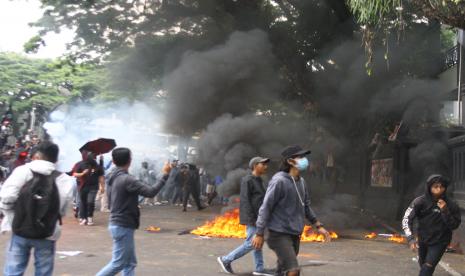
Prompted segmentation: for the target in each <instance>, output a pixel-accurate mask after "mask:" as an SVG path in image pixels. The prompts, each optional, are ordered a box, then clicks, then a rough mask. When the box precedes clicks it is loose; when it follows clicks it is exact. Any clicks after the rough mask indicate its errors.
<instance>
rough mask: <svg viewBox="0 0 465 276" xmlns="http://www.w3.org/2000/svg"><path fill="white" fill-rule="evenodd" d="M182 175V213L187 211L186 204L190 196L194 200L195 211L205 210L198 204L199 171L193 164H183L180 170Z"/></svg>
mask: <svg viewBox="0 0 465 276" xmlns="http://www.w3.org/2000/svg"><path fill="white" fill-rule="evenodd" d="M181 175H182V206H183V208H182V211H183V212H186V211H187V202H188V200H189V197H190V195H192V198H193V199H194V202H195V205H197V210H199V211H201V210H203V209H205V207H203V206H202V204H201V202H200V175H199V170H198V169H197V167H196V166H195V165H193V164H187V163H186V164H184V165H183V166H182V169H181Z"/></svg>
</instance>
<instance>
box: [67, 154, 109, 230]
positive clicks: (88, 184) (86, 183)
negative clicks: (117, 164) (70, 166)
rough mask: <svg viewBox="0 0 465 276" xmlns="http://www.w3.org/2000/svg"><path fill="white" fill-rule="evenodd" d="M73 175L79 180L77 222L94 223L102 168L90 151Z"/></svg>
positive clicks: (101, 186)
mask: <svg viewBox="0 0 465 276" xmlns="http://www.w3.org/2000/svg"><path fill="white" fill-rule="evenodd" d="M73 176H75V177H77V178H78V180H79V196H80V206H79V224H80V225H89V226H91V225H94V210H95V199H96V197H97V193H98V191H99V190H102V189H104V188H103V187H104V184H103V183H104V181H105V178H104V172H103V168H102V167H100V166H99V165H98V164H97V161H95V159H94V155H93V154H92V153H88V154H87V158H86V161H85V162H81V163H80V165H79V166H78V167H77V168H76V171H75V172H74V174H73Z"/></svg>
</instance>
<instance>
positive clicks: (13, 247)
mask: <svg viewBox="0 0 465 276" xmlns="http://www.w3.org/2000/svg"><path fill="white" fill-rule="evenodd" d="M33 248H34V267H35V274H34V275H36V276H48V275H52V274H53V264H54V260H55V241H51V240H46V239H40V240H36V239H27V238H23V237H20V236H17V235H15V234H13V235H12V237H11V242H10V244H9V245H8V248H7V252H6V261H5V268H4V270H3V275H4V276H17V275H18V276H19V275H23V274H24V272H25V271H26V268H27V263H28V262H29V256H30V254H31V250H32V249H33Z"/></svg>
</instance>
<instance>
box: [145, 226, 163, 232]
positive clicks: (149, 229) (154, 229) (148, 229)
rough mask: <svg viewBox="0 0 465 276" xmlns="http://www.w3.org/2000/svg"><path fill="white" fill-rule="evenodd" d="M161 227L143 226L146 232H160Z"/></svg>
mask: <svg viewBox="0 0 465 276" xmlns="http://www.w3.org/2000/svg"><path fill="white" fill-rule="evenodd" d="M160 230H161V228H160V227H156V226H153V225H151V226H149V227H147V228H145V231H147V232H160Z"/></svg>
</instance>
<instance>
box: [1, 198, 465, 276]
mask: <svg viewBox="0 0 465 276" xmlns="http://www.w3.org/2000/svg"><path fill="white" fill-rule="evenodd" d="M218 212H219V210H218V209H216V210H212V209H206V210H204V211H201V212H198V211H194V210H189V212H187V213H183V212H181V210H180V207H171V206H157V207H146V208H143V209H142V226H141V230H139V231H137V232H136V248H137V257H138V267H137V270H136V272H137V274H138V275H176V276H177V275H179V276H181V275H202V276H209V275H212V276H213V275H225V274H223V273H221V271H220V267H219V265H218V264H217V262H216V257H217V256H220V255H223V254H226V253H228V252H229V251H230V250H232V249H234V248H235V247H236V246H238V245H239V244H241V240H239V239H218V238H210V239H204V238H200V237H197V236H194V235H191V234H185V235H178V233H180V232H182V231H185V230H187V229H192V228H194V227H195V226H198V225H201V224H203V222H204V221H206V220H207V219H211V218H213V217H214V216H215V215H216V214H217V213H218ZM107 217H108V214H105V213H97V215H96V218H95V222H96V225H94V226H79V224H78V223H77V221H76V220H74V219H73V218H70V217H68V218H66V219H65V220H64V230H63V235H62V238H61V239H60V240H59V242H58V245H57V251H82V253H81V254H79V255H77V256H72V257H70V256H68V257H65V256H63V255H60V254H57V256H56V262H55V275H63V276H64V275H95V273H96V272H97V271H99V269H100V268H102V267H103V266H104V265H105V264H106V263H107V262H108V261H109V260H110V258H111V239H110V236H109V233H108V230H107ZM149 225H155V226H158V227H161V229H162V230H161V231H160V232H159V233H148V232H145V231H143V229H144V228H145V227H147V226H149ZM364 233H365V231H364V230H360V229H346V230H342V231H341V232H340V233H339V234H340V235H341V236H342V238H340V239H338V240H336V241H334V242H331V243H304V244H302V245H301V251H300V255H299V262H300V264H301V266H302V269H303V274H302V275H312V276H313V275H347V276H349V275H357V276H361V275H367V276H372V275H418V265H417V263H416V262H415V261H414V260H413V258H414V257H415V254H414V253H412V252H410V251H409V250H408V249H407V247H406V246H405V245H402V244H395V243H391V242H387V241H368V240H364V239H363V235H364ZM8 240H9V235H3V236H1V237H0V247H2V248H6V244H7V242H8ZM264 255H265V263H266V266H267V267H269V268H272V267H274V265H275V261H276V259H275V257H274V253H273V252H272V251H271V250H270V249H268V248H267V247H265V249H264ZM443 261H444V263H445V266H446V267H447V265H449V266H448V267H449V268H451V269H453V270H455V271H457V272H459V273H461V274H462V275H465V264H464V263H465V262H464V258H463V256H462V255H456V254H447V255H446V256H445V257H444V260H443ZM3 262H4V250H1V251H0V265H1V266H3ZM32 263H33V260H31V261H30V268H29V269H28V273H27V275H33V274H32V271H33V269H32ZM233 268H234V270H235V271H236V273H237V274H239V275H251V272H252V270H253V262H252V256H251V255H247V256H245V257H243V258H242V259H240V260H238V261H236V262H235V263H234V264H233ZM451 271H452V270H451ZM435 275H441V276H442V275H451V274H449V273H448V272H446V270H444V269H443V268H441V267H438V269H437V271H436V273H435Z"/></svg>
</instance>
